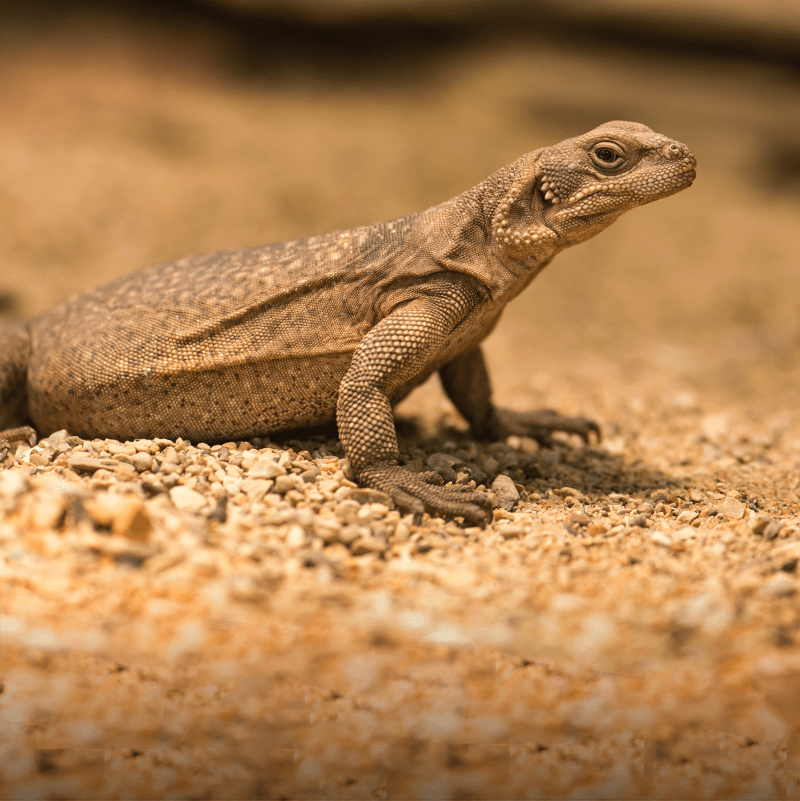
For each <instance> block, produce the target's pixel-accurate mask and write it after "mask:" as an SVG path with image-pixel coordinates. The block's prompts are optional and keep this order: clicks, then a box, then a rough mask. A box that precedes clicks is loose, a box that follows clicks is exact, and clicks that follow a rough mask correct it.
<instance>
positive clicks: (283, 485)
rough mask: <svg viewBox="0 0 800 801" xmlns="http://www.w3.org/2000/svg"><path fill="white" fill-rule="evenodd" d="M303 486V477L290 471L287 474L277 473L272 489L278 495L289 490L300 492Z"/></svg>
mask: <svg viewBox="0 0 800 801" xmlns="http://www.w3.org/2000/svg"><path fill="white" fill-rule="evenodd" d="M251 475H252V471H251ZM304 488H305V481H303V479H302V478H300V476H298V475H296V474H295V473H290V474H289V475H279V476H278V477H277V478H276V479H275V485H274V489H275V492H277V493H278V495H285V494H286V493H287V492H289V491H291V490H297V491H298V492H300V493H302V492H303V490H304Z"/></svg>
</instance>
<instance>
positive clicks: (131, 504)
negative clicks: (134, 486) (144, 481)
mask: <svg viewBox="0 0 800 801" xmlns="http://www.w3.org/2000/svg"><path fill="white" fill-rule="evenodd" d="M83 507H84V509H85V510H86V513H87V514H88V515H89V517H90V519H91V520H92V522H93V523H94V524H95V525H97V526H101V527H103V528H108V529H110V530H111V533H112V534H116V535H118V536H121V537H127V538H128V539H131V540H138V541H140V542H143V541H145V540H147V539H148V538H149V536H150V531H151V530H152V527H153V525H152V522H151V521H150V515H149V514H148V512H147V509H146V508H145V505H144V503H143V502H142V501H141V500H140V499H139V498H137V497H135V496H131V495H115V494H112V493H102V494H99V495H96V496H95V497H94V498H87V499H86V500H85V501H84V502H83Z"/></svg>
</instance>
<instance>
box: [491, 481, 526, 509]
mask: <svg viewBox="0 0 800 801" xmlns="http://www.w3.org/2000/svg"><path fill="white" fill-rule="evenodd" d="M492 492H493V493H494V496H495V498H496V499H497V504H498V505H499V506H500V508H501V509H505V510H506V511H507V512H510V511H511V510H512V509H513V508H514V506H516V504H517V502H518V501H519V498H520V495H519V490H518V489H517V487H516V485H515V484H514V481H513V479H511V478H510V477H509V476H506V475H503V474H500V475H499V476H497V478H496V479H495V480H494V481H493V482H492Z"/></svg>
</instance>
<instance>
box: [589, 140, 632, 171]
mask: <svg viewBox="0 0 800 801" xmlns="http://www.w3.org/2000/svg"><path fill="white" fill-rule="evenodd" d="M589 157H590V158H591V160H592V161H593V162H594V164H595V165H596V166H597V167H600V168H601V169H604V170H607V169H608V168H609V167H611V168H615V167H620V166H622V165H623V164H624V163H625V152H624V151H623V150H622V148H621V147H619V145H616V144H614V143H613V142H600V143H598V144H596V145H595V146H594V147H593V148H592V149H591V150H590V151H589Z"/></svg>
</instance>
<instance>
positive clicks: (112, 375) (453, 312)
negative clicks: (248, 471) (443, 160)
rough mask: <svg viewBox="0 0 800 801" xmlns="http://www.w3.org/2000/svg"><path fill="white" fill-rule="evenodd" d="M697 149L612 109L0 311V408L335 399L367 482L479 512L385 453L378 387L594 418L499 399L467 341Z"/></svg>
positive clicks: (97, 420)
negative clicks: (364, 214)
mask: <svg viewBox="0 0 800 801" xmlns="http://www.w3.org/2000/svg"><path fill="white" fill-rule="evenodd" d="M694 167H695V159H694V157H693V156H692V154H691V153H690V152H689V151H688V149H687V148H686V146H685V145H683V144H681V143H679V142H675V141H673V140H671V139H668V138H666V137H664V136H661V135H660V134H656V133H654V132H653V131H651V130H650V128H647V127H646V126H644V125H640V124H638V123H632V122H609V123H606V124H605V125H602V126H600V127H598V128H595V129H594V130H593V131H590V132H589V133H587V134H584V135H583V136H580V137H577V138H575V139H567V140H566V141H564V142H561V143H560V144H557V145H554V146H553V147H548V148H542V149H541V150H536V151H534V152H532V153H529V154H527V155H526V156H523V157H522V158H520V159H518V160H517V161H515V162H514V163H513V164H510V165H508V166H507V167H504V168H503V169H501V170H499V171H498V172H496V173H494V174H493V175H491V176H490V177H489V178H487V179H486V180H485V181H484V182H483V183H481V184H479V185H478V186H476V187H473V188H472V189H469V190H468V191H466V192H464V193H463V194H461V195H459V196H458V197H456V198H454V199H453V200H450V201H448V202H446V203H442V204H441V205H439V206H435V207H434V208H432V209H428V210H427V211H424V212H420V213H419V214H414V215H411V216H409V217H404V218H402V219H399V220H394V221H391V222H387V223H379V224H376V225H372V226H367V227H365V228H356V229H353V230H351V231H340V232H335V233H332V234H327V235H324V236H316V237H310V238H308V239H301V240H297V241H292V242H282V243H277V244H272V245H265V246H262V247H255V248H248V249H245V250H232V251H223V252H220V253H213V254H210V255H207V256H195V257H189V258H186V259H181V260H179V261H177V262H172V263H170V264H164V265H158V266H156V267H151V268H149V269H146V270H142V271H140V272H138V273H134V274H133V275H130V276H126V277H124V278H121V279H118V280H117V281H113V282H111V283H110V284H106V285H105V286H102V287H100V288H98V289H94V290H90V291H88V292H86V293H84V294H82V295H79V296H77V297H74V298H72V299H70V300H68V301H66V302H65V303H63V304H61V305H60V306H57V307H56V308H54V309H52V310H50V311H48V312H46V313H45V314H43V315H41V316H40V317H38V318H36V319H34V320H31V321H30V322H28V323H27V324H16V325H15V326H13V327H7V328H5V329H0V426H7V427H12V426H13V427H17V428H18V427H19V426H24V425H25V424H28V423H33V424H34V425H35V426H36V428H37V429H38V430H39V431H40V432H51V431H54V430H57V429H60V428H66V429H68V430H69V431H71V432H72V433H75V434H78V435H81V436H84V437H114V438H117V439H133V438H137V437H156V436H161V437H171V438H174V437H178V436H181V437H184V438H186V439H189V440H194V441H199V440H206V441H209V440H210V441H224V440H228V439H236V438H245V437H248V436H257V435H264V434H269V433H273V432H276V431H282V430H287V429H291V428H297V427H302V426H309V425H316V424H324V423H327V422H330V421H332V420H333V419H334V418H335V419H336V420H337V422H338V425H339V432H340V435H341V439H342V444H343V446H344V449H345V452H346V453H347V455H348V457H349V458H350V461H351V463H352V465H353V469H354V471H355V474H356V476H357V478H358V480H359V481H360V482H361V483H362V484H365V485H367V486H371V487H375V488H377V489H380V490H383V491H385V492H387V493H388V494H389V495H391V496H392V498H393V499H394V500H395V502H396V503H397V505H398V506H399V507H400V508H401V509H402V510H404V511H410V512H413V513H415V514H421V513H422V512H424V511H427V512H430V513H431V514H438V515H444V516H447V517H461V518H463V519H464V520H465V521H467V522H471V523H480V522H482V521H484V520H485V519H486V516H487V514H488V511H489V510H488V506H489V504H488V501H487V499H486V495H485V494H482V493H476V492H471V491H465V490H464V489H463V488H462V487H453V486H441V479H439V478H438V477H437V476H436V474H435V473H434V474H431V473H428V474H413V473H411V472H409V471H408V470H406V469H404V468H401V467H399V466H398V464H397V458H398V450H397V439H396V435H395V429H394V421H393V418H392V405H393V404H394V403H396V402H397V401H398V400H400V399H401V398H403V397H404V396H405V395H407V394H408V392H410V391H411V389H413V388H414V387H415V386H417V385H418V384H420V383H421V382H422V381H424V380H425V379H426V378H427V377H428V376H429V375H431V373H433V372H435V371H437V370H439V371H440V373H441V376H442V382H443V384H444V387H445V390H446V391H447V394H448V395H449V397H450V398H451V399H452V400H453V402H454V403H455V405H456V407H457V408H458V409H459V411H460V412H461V413H462V414H463V415H464V417H465V418H466V419H467V421H468V422H469V423H470V425H471V427H472V430H473V432H474V434H475V435H476V436H478V437H488V438H503V437H505V436H507V435H508V434H510V433H522V434H528V435H530V436H533V437H536V438H537V439H539V440H540V441H547V440H548V438H549V435H550V433H551V432H553V431H568V432H572V433H577V434H579V435H580V436H582V437H583V438H584V439H585V440H588V438H589V436H590V434H592V433H594V434H597V435H599V429H598V427H597V425H596V424H595V423H593V422H592V421H590V420H586V419H584V418H568V417H562V416H560V415H558V414H556V413H555V412H552V411H549V410H540V411H537V412H529V413H519V412H511V411H508V410H503V409H498V408H496V407H495V406H494V405H493V404H492V402H491V389H490V385H489V379H488V374H487V372H486V367H485V365H484V362H483V356H482V354H481V351H480V347H479V345H480V342H481V340H482V339H483V338H484V337H485V336H486V335H487V334H488V333H489V332H490V331H491V329H492V328H493V327H494V325H495V323H496V322H497V319H498V317H499V316H500V313H501V312H502V310H503V308H504V306H505V304H506V303H507V302H508V301H509V300H511V299H512V298H513V297H515V296H516V295H517V294H519V293H520V292H521V291H522V290H523V289H524V288H525V287H526V286H527V285H528V284H529V283H530V281H531V280H533V278H534V277H535V276H536V275H537V274H538V273H539V272H540V271H541V270H542V269H543V268H544V267H545V265H546V264H548V263H549V262H550V261H551V260H552V258H553V257H554V256H555V255H556V254H557V253H558V252H560V251H561V250H563V249H565V248H567V247H570V246H572V245H575V244H578V243H579V242H583V241H584V240H586V239H588V238H589V237H591V236H594V235H595V234H597V233H599V232H600V231H601V230H603V229H604V228H605V227H607V226H608V225H610V224H611V223H612V222H613V221H614V220H616V219H617V218H618V217H619V216H620V215H621V214H623V213H624V212H626V211H628V210H629V209H632V208H634V207H636V206H640V205H643V204H644V203H649V202H651V201H653V200H657V199H659V198H662V197H666V196H667V195H671V194H673V193H675V192H678V191H680V190H682V189H685V188H686V187H688V186H689V185H690V184H691V183H692V180H693V179H694ZM13 435H14V436H16V437H27V436H28V431H27V430H25V431H24V432H20V431H13ZM2 438H3V433H0V446H2ZM6 439H9V436H8V433H6ZM437 482H438V483H437Z"/></svg>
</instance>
